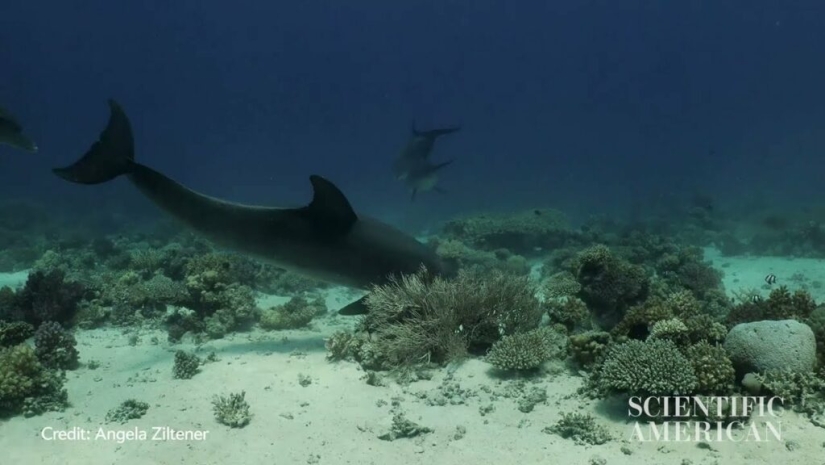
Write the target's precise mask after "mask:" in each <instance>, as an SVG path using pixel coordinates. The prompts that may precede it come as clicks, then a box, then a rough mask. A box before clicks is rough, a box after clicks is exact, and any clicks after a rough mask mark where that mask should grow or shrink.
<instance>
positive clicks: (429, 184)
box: [393, 123, 460, 199]
mask: <svg viewBox="0 0 825 465" xmlns="http://www.w3.org/2000/svg"><path fill="white" fill-rule="evenodd" d="M459 129H460V128H459V127H457V126H453V127H448V128H442V129H433V130H430V131H418V130H417V129H416V128H415V123H413V127H412V137H411V138H410V140H409V141H408V142H407V144H406V145H405V146H404V148H403V149H401V152H400V153H399V154H398V157H397V158H396V159H395V160H394V161H393V173H394V174H395V179H397V180H399V181H403V182H404V184H405V185H406V186H407V187H408V188H409V189H410V192H411V198H412V199H415V195H416V193H418V192H419V191H430V190H436V191H441V189H439V188H438V187H437V184H438V171H439V170H440V169H441V168H444V167H445V166H447V165H449V164H450V163H452V162H453V160H449V161H446V162H443V163H432V162H430V155H431V154H432V152H433V147H434V146H435V140H436V139H437V138H438V137H440V136H443V135H446V134H452V133H454V132H456V131H458V130H459Z"/></svg>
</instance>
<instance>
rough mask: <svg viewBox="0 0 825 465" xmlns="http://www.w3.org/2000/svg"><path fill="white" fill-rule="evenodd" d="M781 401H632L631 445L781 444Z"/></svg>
mask: <svg viewBox="0 0 825 465" xmlns="http://www.w3.org/2000/svg"><path fill="white" fill-rule="evenodd" d="M782 404H783V401H782V398H781V397H750V396H730V397H726V396H719V397H714V396H694V397H688V396H662V397H631V398H630V400H629V401H628V411H627V414H628V415H629V416H630V417H631V418H635V419H636V421H635V422H634V424H633V432H632V433H631V436H630V440H631V441H639V442H653V441H661V442H722V441H732V442H768V441H781V440H782V422H781V421H779V415H778V413H779V412H780V410H778V408H779V407H782Z"/></svg>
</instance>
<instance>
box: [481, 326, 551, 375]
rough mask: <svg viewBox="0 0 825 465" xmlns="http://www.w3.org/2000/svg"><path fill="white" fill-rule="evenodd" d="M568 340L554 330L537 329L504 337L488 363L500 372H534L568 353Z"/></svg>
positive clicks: (491, 353) (492, 350)
mask: <svg viewBox="0 0 825 465" xmlns="http://www.w3.org/2000/svg"><path fill="white" fill-rule="evenodd" d="M566 342H567V340H566V338H565V337H563V336H562V335H561V334H559V333H557V332H556V331H554V330H553V329H552V328H548V327H543V328H536V329H533V330H530V331H527V332H525V333H520V334H512V335H510V336H504V337H503V338H501V340H499V341H497V342H495V343H494V344H493V347H492V348H491V349H490V352H488V353H487V362H489V363H490V364H491V365H493V366H494V367H496V368H498V369H500V370H515V371H521V370H534V369H536V368H538V367H539V366H541V364H543V363H544V362H546V361H548V360H550V359H551V358H553V357H555V356H557V355H558V354H560V353H563V352H566Z"/></svg>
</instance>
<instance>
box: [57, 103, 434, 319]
mask: <svg viewBox="0 0 825 465" xmlns="http://www.w3.org/2000/svg"><path fill="white" fill-rule="evenodd" d="M109 108H110V116H109V121H108V124H107V126H106V128H105V129H104V130H103V132H102V133H101V135H100V138H99V140H98V141H97V142H95V143H94V144H93V145H92V146H91V148H90V149H89V150H88V151H87V152H86V154H85V155H83V157H81V158H80V159H79V160H78V161H76V162H75V163H74V164H72V165H70V166H67V167H64V168H55V169H54V170H53V171H54V173H55V174H57V175H58V176H60V177H61V178H63V179H65V180H67V181H70V182H73V183H78V184H100V183H104V182H106V181H109V180H112V179H114V178H116V177H118V176H121V175H125V176H126V177H127V178H128V179H129V180H130V181H131V182H132V184H134V185H135V187H137V188H138V190H140V191H141V192H142V193H143V194H144V195H145V196H146V197H148V198H149V199H150V200H151V201H152V202H154V203H155V204H156V205H157V206H158V207H160V208H161V209H163V210H165V211H166V212H167V213H169V214H170V215H172V216H173V217H175V218H177V219H178V220H180V221H182V222H183V223H184V224H185V225H186V226H188V227H189V228H190V229H192V230H194V231H195V232H196V233H199V234H200V235H202V236H203V237H205V238H207V239H209V240H211V241H212V242H214V243H215V244H216V245H218V246H220V247H224V248H227V249H230V250H233V251H237V252H239V253H243V254H246V255H249V256H252V257H255V258H258V259H261V260H263V261H266V262H268V263H271V264H273V265H275V266H278V267H280V268H284V269H287V270H290V271H294V272H296V273H300V274H302V275H305V276H308V277H311V278H315V279H318V280H322V281H326V282H329V283H333V284H340V285H345V286H349V287H354V288H359V289H369V288H370V286H371V285H374V284H383V283H385V282H387V280H388V278H389V277H390V276H391V275H397V274H406V273H415V272H417V271H418V270H420V269H421V267H422V266H424V267H426V268H427V269H428V270H431V271H432V272H434V273H436V274H440V273H441V272H442V271H444V269H443V268H442V263H441V261H440V260H439V258H438V256H437V255H436V254H435V252H434V251H433V250H431V249H430V248H428V247H427V246H425V245H424V244H422V243H421V242H419V241H417V240H416V239H415V238H413V237H411V236H409V235H407V234H405V233H403V232H401V231H400V230H398V229H396V228H394V227H392V226H390V225H388V224H385V223H382V222H380V221H378V220H375V219H372V218H368V217H366V216H360V215H357V214H356V213H355V211H354V210H353V209H352V206H350V203H349V201H348V200H347V198H346V197H345V196H344V194H343V193H342V192H341V191H340V190H339V189H338V188H337V187H336V186H335V185H334V184H332V183H331V182H330V181H328V180H326V179H324V178H322V177H320V176H315V175H313V176H310V178H309V180H310V182H311V183H312V187H313V191H314V194H313V198H312V201H311V202H310V203H309V204H308V205H306V206H303V207H300V208H276V207H263V206H251V205H241V204H237V203H232V202H228V201H225V200H221V199H217V198H213V197H208V196H206V195H203V194H200V193H198V192H195V191H193V190H191V189H188V188H186V187H184V186H183V185H181V184H179V183H177V182H176V181H173V180H172V179H170V178H168V177H166V176H165V175H163V174H161V173H159V172H157V171H155V170H153V169H152V168H149V167H147V166H144V165H142V164H140V163H138V162H136V161H135V160H134V139H133V137H132V128H131V124H130V122H129V119H128V118H127V116H126V114H125V113H124V111H123V109H122V108H121V107H120V105H118V104H117V103H116V102H114V101H109ZM365 312H366V307H365V306H364V298H362V299H360V300H358V301H356V302H353V303H351V304H349V305H347V306H345V307H344V308H342V309H341V310H340V311H339V313H340V314H343V315H356V314H363V313H365Z"/></svg>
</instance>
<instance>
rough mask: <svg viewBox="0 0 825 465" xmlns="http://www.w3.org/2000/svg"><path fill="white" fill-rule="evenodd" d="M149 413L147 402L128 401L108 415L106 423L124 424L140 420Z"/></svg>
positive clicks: (110, 411)
mask: <svg viewBox="0 0 825 465" xmlns="http://www.w3.org/2000/svg"><path fill="white" fill-rule="evenodd" d="M148 411H149V404H147V403H146V402H140V401H137V400H135V399H128V400H125V401H123V403H121V404H120V405H119V406H117V407H116V408H113V409H111V410H109V411H108V412H107V413H106V423H113V422H117V423H120V424H123V423H126V422H128V421H129V420H134V419H138V418H140V417H142V416H143V415H146V412H148Z"/></svg>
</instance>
